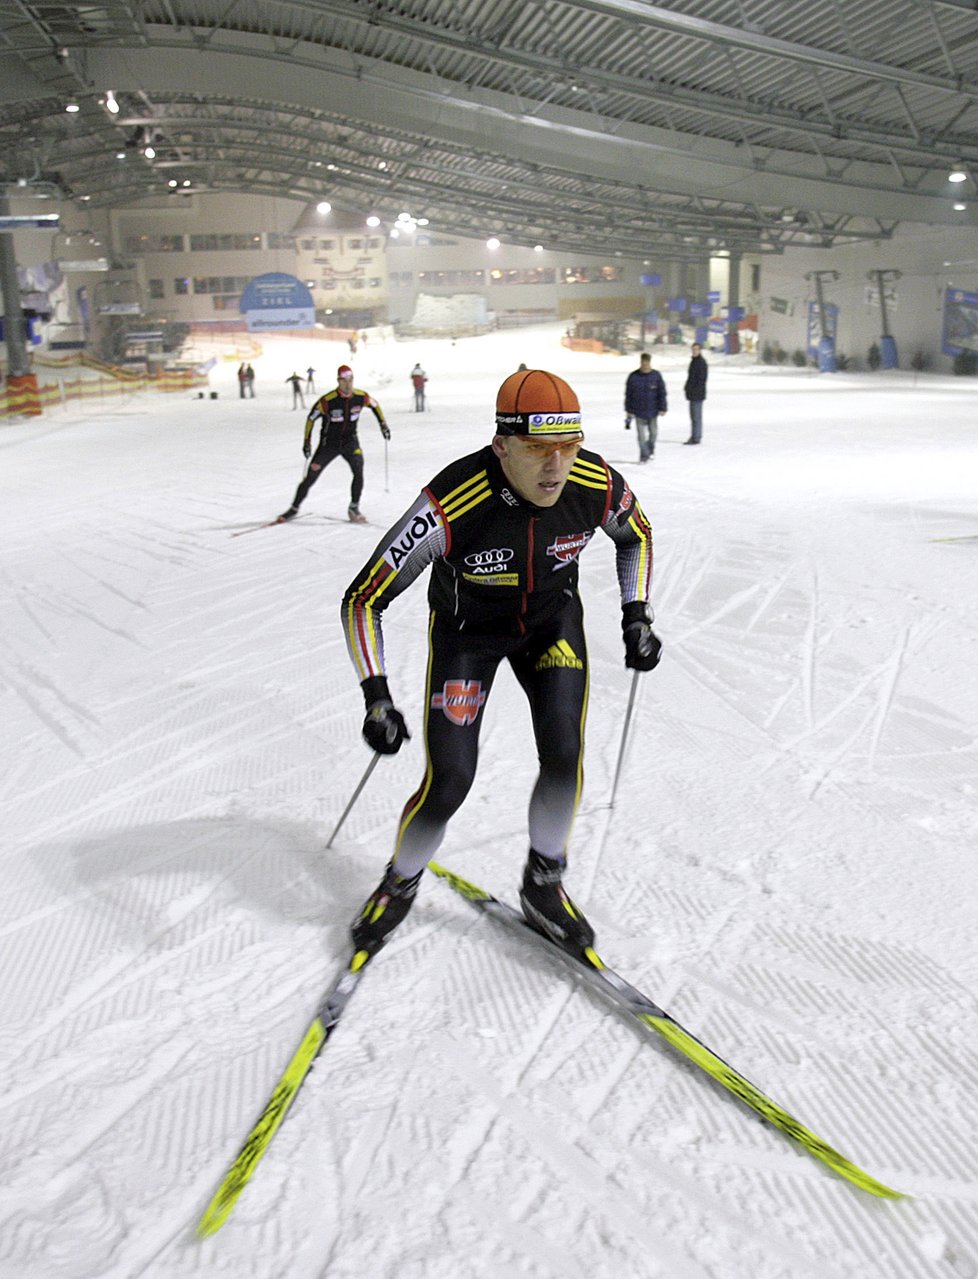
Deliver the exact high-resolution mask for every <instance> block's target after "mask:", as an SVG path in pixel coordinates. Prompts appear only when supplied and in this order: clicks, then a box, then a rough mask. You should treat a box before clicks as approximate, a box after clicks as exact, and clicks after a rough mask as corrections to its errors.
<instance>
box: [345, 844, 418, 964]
mask: <svg viewBox="0 0 978 1279" xmlns="http://www.w3.org/2000/svg"><path fill="white" fill-rule="evenodd" d="M423 874H424V871H423V870H419V871H418V873H417V874H416V875H412V876H411V878H410V879H406V878H405V877H404V876H403V875H399V874H398V873H397V871H396V870H395V869H394V867H393V866H392V865H390V864H388V867H387V870H386V872H385V874H384V878H383V879H382V880H381V881H380V883H379V884H378V886H377V887H376V888H375V889H374V891H373V892H372V893H371V894H370V896H369V897H368V898H367V900H366V901H365V902H364V904H363V907H362V908H361V910H360V911H359V913H358V914H357V916H356V918H355V919H354V920H353V924H352V926H351V928H350V932H351V934H352V936H353V945H354V946H355V947H356V949H357V950H365V951H366V952H367V954H368V955H370V956H373V955H376V954H377V952H378V950H380V949H381V947H382V946H384V945H385V944H386V942H387V938H388V937H389V936H390V935H391V933H392V932H393V931H394V929H395V928H396V927H397V925H398V924H399V923H400V922H401V920H402V919H403V918H404V916H405V915H406V914H407V913H408V911H409V910H410V909H411V906H412V904H413V902H414V898H415V895H416V894H417V891H418V885H419V884H420V883H421V876H422V875H423Z"/></svg>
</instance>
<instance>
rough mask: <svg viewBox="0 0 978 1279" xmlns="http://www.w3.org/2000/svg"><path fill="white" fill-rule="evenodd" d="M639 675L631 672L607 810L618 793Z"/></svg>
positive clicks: (636, 672)
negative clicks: (626, 706) (629, 688)
mask: <svg viewBox="0 0 978 1279" xmlns="http://www.w3.org/2000/svg"><path fill="white" fill-rule="evenodd" d="M640 674H641V672H640V671H633V672H632V688H631V692H630V693H629V694H628V709H627V710H626V711H625V723H624V726H623V728H622V730H621V746H620V747H619V749H618V766H617V768H616V769H615V780H614V784H613V785H612V787H611V799H610V801H609V803H608V807H609V808H614V806H615V795H616V793H617V791H618V778H619V777H620V776H621V766H622V761H623V760H624V758H625V744H626V742H627V741H628V726H629V724H630V723H631V721H632V708H633V707H634V705H635V692H636V690H637V689H638V677H639V675H640Z"/></svg>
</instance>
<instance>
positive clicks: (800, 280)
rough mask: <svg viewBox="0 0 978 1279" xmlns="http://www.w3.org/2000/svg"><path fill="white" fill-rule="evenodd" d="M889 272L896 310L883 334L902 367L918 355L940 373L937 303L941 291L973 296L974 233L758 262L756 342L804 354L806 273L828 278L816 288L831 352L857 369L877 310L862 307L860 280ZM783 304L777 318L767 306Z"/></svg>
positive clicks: (916, 228)
mask: <svg viewBox="0 0 978 1279" xmlns="http://www.w3.org/2000/svg"><path fill="white" fill-rule="evenodd" d="M946 262H947V263H960V264H961V265H952V266H945V265H944V264H945V263H946ZM881 269H882V270H889V269H896V270H899V271H901V272H902V274H901V277H900V279H898V280H896V282H895V283H894V285H893V288H894V289H895V292H896V305H895V306H890V305H888V308H887V313H888V319H889V327H890V332H891V333H892V335H893V336H894V337H895V338H896V342H897V350H898V351H899V354H900V363H901V366H902V367H908V365H909V361H910V357H911V356H912V355H913V353H914V352H916V351H920V352H922V353H923V354H924V355H926V356H928V357H929V358H930V360H931V367H933V368H935V369H945V370H946V368H947V367H948V357H946V356H944V355H942V354H941V352H940V347H941V327H942V321H943V298H944V291H945V289H947V288H951V287H954V288H962V289H967V290H969V291H978V231H976V230H975V229H974V228H961V229H955V228H951V229H949V228H947V227H932V226H923V225H920V224H914V225H907V226H903V227H900V228H898V230H897V233H896V234H895V235H894V237H893V238H892V239H891V240H875V241H869V242H865V243H861V244H857V245H851V246H847V247H845V248H840V249H834V250H829V251H821V252H819V251H817V250H814V249H812V250H805V249H789V250H787V251H786V252H785V254H784V256H783V257H778V258H773V257H767V258H765V259H764V262H763V266H762V268H761V295H762V298H763V301H762V305H761V311H760V341H761V345H762V346H763V344H764V343H765V342H771V343H772V344H773V343H777V344H780V345H781V346H782V347H783V348H784V349H785V350H786V351H788V352H789V353H790V352H792V351H794V350H796V349H798V348H802V349H804V347H805V344H806V324H807V314H808V302H809V300H810V299H814V296H815V291H814V285H813V284H812V282H810V281H808V280H806V279H805V274H806V272H809V271H814V270H836V271H838V272H839V279H838V280H837V281H835V282H832V283H829V282H826V283H825V284H824V286H823V287H824V291H825V300H826V302H830V303H834V304H835V305H837V306H838V307H839V330H838V335H837V342H836V349H837V350H838V351H842V352H844V353H845V354H846V355H848V356H850V357H853V358H855V359H856V360H857V361H859V363H860V364H861V365H862V366H863V367H865V364H866V355H867V352H868V350H869V348H870V346H871V345H872V344H873V343H874V342H877V343H878V342H879V338H880V335H881V333H882V328H881V317H880V310H879V307H878V306H877V305H874V304H872V303H871V302H867V288H870V287H873V286H871V285H870V281H869V280H868V279H867V272H870V271H873V270H881ZM772 297H774V298H783V299H785V300H787V301H788V303H789V306H790V307H791V308H792V310H793V314H789V315H779V314H776V313H775V312H773V311H772V310H771V308H770V299H771V298H772Z"/></svg>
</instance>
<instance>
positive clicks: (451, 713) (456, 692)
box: [431, 679, 488, 728]
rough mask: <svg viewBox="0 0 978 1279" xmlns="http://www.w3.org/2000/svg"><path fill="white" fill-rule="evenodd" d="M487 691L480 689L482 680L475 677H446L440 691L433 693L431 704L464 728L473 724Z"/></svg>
mask: <svg viewBox="0 0 978 1279" xmlns="http://www.w3.org/2000/svg"><path fill="white" fill-rule="evenodd" d="M487 696H488V694H487V693H484V692H483V691H482V681H481V680H477V679H464V680H463V679H447V680H445V684H444V686H443V688H442V691H441V692H440V693H435V694H434V695H433V696H432V699H431V705H432V706H433V707H434V709H435V710H438V711H444V712H445V715H446V716H447V717H448V719H450V720H451V721H452V723H453V724H458V726H459V728H464V727H465V725H466V724H474V723H475V721H476V720H477V719H478V717H479V711H480V709H481V707H482V705H483V704H484V702H485V700H486V697H487Z"/></svg>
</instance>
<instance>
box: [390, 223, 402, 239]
mask: <svg viewBox="0 0 978 1279" xmlns="http://www.w3.org/2000/svg"><path fill="white" fill-rule="evenodd" d="M400 238H401V233H400V231H398V229H397V227H396V226H392V227H391V239H392V240H399V239H400Z"/></svg>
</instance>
